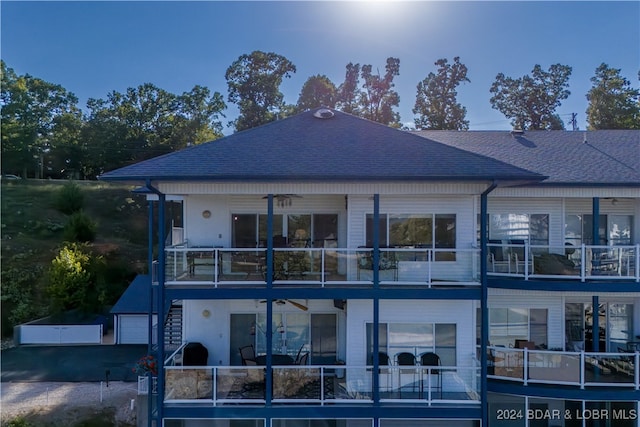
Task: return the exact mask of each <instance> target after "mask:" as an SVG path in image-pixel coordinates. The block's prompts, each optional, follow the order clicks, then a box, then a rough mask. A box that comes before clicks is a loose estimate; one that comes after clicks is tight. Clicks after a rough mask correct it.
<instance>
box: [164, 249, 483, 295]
mask: <svg viewBox="0 0 640 427" xmlns="http://www.w3.org/2000/svg"><path fill="white" fill-rule="evenodd" d="M165 253H166V258H165V259H166V261H165V284H166V285H205V286H213V287H218V286H225V285H226V286H229V285H247V286H265V285H266V283H267V278H268V275H269V274H271V279H272V283H273V285H274V286H279V285H287V284H302V285H305V286H319V287H325V286H344V285H349V286H372V285H373V276H374V265H376V264H375V263H374V259H376V258H377V260H376V262H377V266H378V274H379V282H380V285H382V286H385V285H388V286H394V285H407V286H423V287H432V286H479V285H480V251H479V250H478V249H473V248H470V249H423V248H383V249H382V248H381V249H380V250H379V252H378V254H377V257H375V256H374V250H373V249H372V248H357V249H346V248H275V249H274V250H273V257H272V259H273V261H272V263H271V267H270V268H269V266H268V265H267V249H265V248H258V249H253V248H251V249H247V248H242V249H241V248H212V247H209V248H207V247H189V246H188V245H176V246H171V247H169V248H167V249H166V252H165Z"/></svg>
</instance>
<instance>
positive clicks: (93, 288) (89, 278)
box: [47, 243, 106, 313]
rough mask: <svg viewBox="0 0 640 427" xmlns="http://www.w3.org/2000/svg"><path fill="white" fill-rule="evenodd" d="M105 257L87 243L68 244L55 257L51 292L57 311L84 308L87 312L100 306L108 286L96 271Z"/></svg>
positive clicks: (52, 301)
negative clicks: (102, 283) (105, 285)
mask: <svg viewBox="0 0 640 427" xmlns="http://www.w3.org/2000/svg"><path fill="white" fill-rule="evenodd" d="M102 262H103V260H102V258H100V257H96V256H94V255H93V254H91V252H90V251H89V249H88V247H87V246H86V245H82V244H78V243H71V244H67V245H65V246H64V247H63V248H62V249H60V251H59V252H58V255H57V256H56V258H55V259H54V260H53V261H51V267H50V268H49V272H48V280H49V285H48V287H47V292H48V294H49V296H50V297H51V303H52V306H53V308H54V309H55V310H56V311H65V310H70V309H75V308H77V309H80V310H81V311H83V312H85V313H89V312H92V311H95V310H99V309H100V308H101V307H102V304H103V303H104V295H105V292H106V290H105V289H103V288H104V286H103V285H101V282H100V281H99V280H98V277H97V274H96V272H97V271H98V269H99V265H100V263H102Z"/></svg>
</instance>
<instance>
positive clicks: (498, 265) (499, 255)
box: [487, 240, 511, 273]
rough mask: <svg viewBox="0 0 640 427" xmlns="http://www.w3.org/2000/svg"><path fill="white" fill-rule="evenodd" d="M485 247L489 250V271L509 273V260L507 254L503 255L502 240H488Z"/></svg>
mask: <svg viewBox="0 0 640 427" xmlns="http://www.w3.org/2000/svg"><path fill="white" fill-rule="evenodd" d="M488 243H489V245H491V246H488V247H487V249H488V251H489V262H490V263H491V271H492V272H494V273H505V272H506V273H510V272H511V262H510V260H509V256H505V253H504V247H503V246H495V245H502V240H489V241H488ZM504 267H506V268H504Z"/></svg>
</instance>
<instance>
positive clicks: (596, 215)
mask: <svg viewBox="0 0 640 427" xmlns="http://www.w3.org/2000/svg"><path fill="white" fill-rule="evenodd" d="M592 217H593V222H592V226H593V229H592V230H591V232H592V235H593V244H594V246H598V245H600V244H601V243H602V242H600V199H599V198H598V197H594V198H593V204H592ZM593 252H598V251H597V250H596V251H593ZM591 257H592V258H593V254H592V255H591ZM594 262H595V259H592V261H591V263H592V265H593V263H594ZM588 274H593V273H592V272H589V273H588ZM591 304H592V305H593V325H592V329H591V351H595V352H599V351H600V310H599V308H600V307H599V306H600V301H599V299H598V296H597V295H593V296H592V297H591ZM596 373H597V370H596Z"/></svg>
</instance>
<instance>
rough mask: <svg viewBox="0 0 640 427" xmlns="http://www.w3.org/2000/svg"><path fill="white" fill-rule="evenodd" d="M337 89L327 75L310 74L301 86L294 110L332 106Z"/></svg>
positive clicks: (334, 102) (334, 104)
mask: <svg viewBox="0 0 640 427" xmlns="http://www.w3.org/2000/svg"><path fill="white" fill-rule="evenodd" d="M336 96H337V89H336V86H335V85H334V84H333V83H332V82H331V80H329V78H328V77H327V76H321V75H317V76H311V77H309V79H307V81H306V82H305V83H304V85H303V86H302V90H301V91H300V96H299V97H298V103H297V104H296V111H297V112H302V111H307V110H311V109H314V108H318V107H329V108H334V107H335V106H336Z"/></svg>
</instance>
